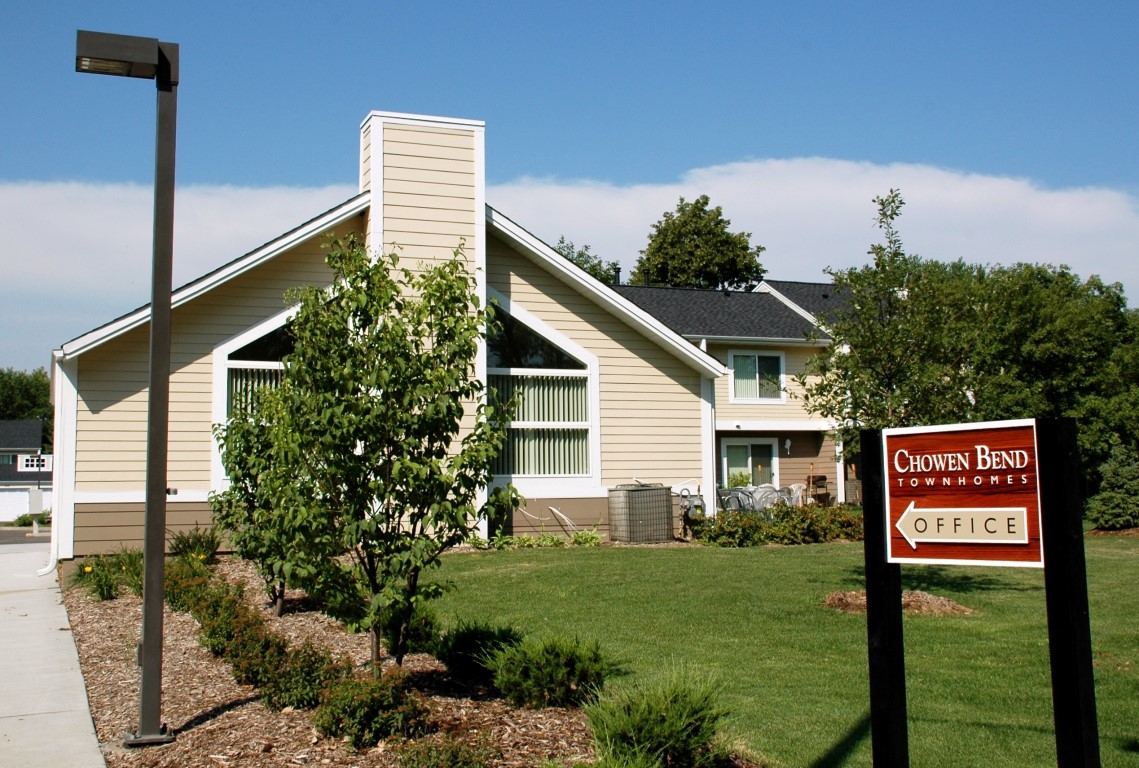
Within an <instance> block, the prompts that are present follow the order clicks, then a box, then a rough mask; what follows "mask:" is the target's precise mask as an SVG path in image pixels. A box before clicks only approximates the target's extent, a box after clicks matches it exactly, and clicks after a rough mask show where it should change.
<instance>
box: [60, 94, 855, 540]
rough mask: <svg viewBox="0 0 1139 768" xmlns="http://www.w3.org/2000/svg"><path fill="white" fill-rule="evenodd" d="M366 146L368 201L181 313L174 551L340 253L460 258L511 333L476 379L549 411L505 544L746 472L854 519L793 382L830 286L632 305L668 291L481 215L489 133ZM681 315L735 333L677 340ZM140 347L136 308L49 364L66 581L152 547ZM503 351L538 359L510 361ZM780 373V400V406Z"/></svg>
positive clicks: (287, 243) (204, 291)
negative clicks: (225, 445)
mask: <svg viewBox="0 0 1139 768" xmlns="http://www.w3.org/2000/svg"><path fill="white" fill-rule="evenodd" d="M360 136H361V140H360V191H359V194H357V195H355V196H354V197H352V198H351V199H349V200H346V201H345V202H343V203H342V204H340V205H339V206H337V207H335V208H333V209H332V210H330V211H326V212H324V213H322V214H320V215H318V216H316V217H315V218H313V219H311V220H309V221H307V222H305V223H303V224H300V225H299V226H298V227H296V228H295V229H293V230H291V231H289V232H286V233H284V234H282V235H280V236H279V237H277V238H276V239H274V240H272V241H270V242H268V243H266V244H265V245H263V246H261V247H260V248H258V249H256V250H254V251H252V252H250V253H247V254H245V255H244V256H241V257H239V258H237V259H235V260H233V261H231V262H229V263H228V264H226V265H225V266H223V267H221V268H219V269H217V270H215V271H214V272H211V273H210V274H207V275H204V276H202V277H201V278H199V279H197V280H195V281H193V282H191V283H189V284H187V285H185V286H182V287H180V288H178V289H176V290H175V292H174V296H173V323H172V341H171V343H172V365H171V379H170V437H169V470H168V471H169V479H168V484H169V486H170V488H169V495H168V497H167V504H168V506H167V509H168V513H167V516H168V517H167V519H168V527H169V528H170V529H171V530H180V529H185V528H189V527H192V526H194V525H195V524H200V525H206V524H208V523H209V522H210V507H209V503H208V497H209V494H210V493H211V492H212V491H215V490H218V489H221V488H223V487H224V483H225V482H226V480H225V477H224V473H223V471H222V467H221V462H220V457H219V454H218V449H217V445H216V443H215V441H214V438H213V427H214V425H215V424H219V423H222V422H224V421H225V419H226V416H227V413H228V411H229V407H230V403H231V402H232V401H233V398H235V397H239V396H240V395H241V393H242V392H244V391H247V389H248V388H249V387H250V386H254V385H263V384H265V383H270V384H271V383H272V382H273V381H275V380H277V378H278V377H279V376H280V370H281V362H280V360H281V355H282V343H281V342H282V337H283V336H284V334H283V333H282V329H283V327H284V326H285V324H286V322H287V321H288V319H289V318H290V317H291V316H292V313H293V312H294V308H293V307H290V306H287V305H286V301H285V293H286V291H287V290H288V289H289V288H291V287H294V286H297V285H328V284H329V282H330V272H329V270H328V269H327V267H326V266H325V264H324V260H323V250H322V248H321V245H322V243H323V242H324V240H325V238H326V237H327V236H328V235H329V234H330V233H335V234H337V235H339V236H344V235H347V234H349V233H355V234H358V235H360V236H362V237H364V238H365V239H366V242H367V243H368V244H369V247H371V248H373V249H381V248H382V249H383V250H385V251H386V250H389V249H391V248H392V247H397V248H398V249H399V253H400V260H401V263H402V264H405V265H415V264H418V263H421V262H427V261H431V260H434V259H445V258H450V257H451V255H452V253H453V252H454V251H455V249H456V247H458V246H459V245H460V243H462V244H463V250H464V254H465V255H466V257H467V258H468V259H469V261H470V265H471V268H472V269H473V270H474V273H475V275H476V276H477V285H478V291H479V292H480V294H481V295H480V299H481V300H482V301H483V302H485V301H487V300H490V301H494V302H497V304H498V306H499V308H500V316H501V317H502V319H503V321H504V324H505V326H506V328H507V333H506V334H505V336H504V340H498V341H492V342H491V343H489V344H488V345H487V349H486V351H485V353H484V355H483V359H482V360H480V361H479V366H478V375H479V376H480V378H482V379H483V380H485V381H487V382H488V383H489V384H490V385H491V386H494V387H498V388H500V389H512V390H515V391H517V390H521V391H522V392H523V393H532V394H542V395H543V397H531V398H529V399H525V398H524V402H526V403H528V405H525V406H524V407H523V410H522V411H521V412H520V413H519V414H517V415H516V418H515V419H514V422H513V424H512V431H511V438H510V445H509V448H508V451H507V452H506V454H505V455H504V456H503V457H502V458H501V459H500V462H499V466H498V467H497V471H496V475H497V479H496V482H506V481H510V482H513V483H514V485H515V486H517V487H518V489H519V490H520V492H521V493H522V494H523V495H524V496H525V497H526V499H527V502H526V506H525V508H524V509H520V510H518V511H516V512H515V514H514V517H513V520H510V521H507V527H508V529H509V530H513V531H514V532H522V531H526V530H540V529H542V528H545V529H546V530H553V531H559V530H561V529H562V526H563V525H566V522H565V521H567V520H568V521H572V523H573V524H574V525H578V526H583V527H593V526H598V528H599V529H600V530H601V531H603V532H605V531H607V529H608V524H609V512H608V510H609V489H611V488H613V487H615V486H618V485H622V484H628V483H634V482H644V483H661V484H663V485H664V486H666V487H670V488H674V489H678V488H679V487H680V486H684V487H687V488H690V489H693V490H695V489H697V488H699V490H700V491H701V492H702V493H703V495H704V497H705V499H706V501H707V502H708V503H709V505H711V503H712V500H713V499H714V496H715V494H714V493H713V490H712V489H714V488H715V486H716V484H717V483H723V482H724V481H725V479H726V477H727V474H728V473H729V472H730V471H735V470H737V469H739V468H747V469H748V470H749V471H751V472H752V473H753V477H754V478H755V479H756V480H757V481H762V482H772V483H773V484H776V485H788V484H791V483H802V482H804V481H805V480H806V479H807V478H808V476H809V475H816V476H822V477H824V478H825V479H826V482H827V484H828V485H827V487H828V491H829V493H830V494H832V495H833V496H835V497H837V498H843V494H844V487H843V477H842V471H841V463H840V462H837V461H836V458H835V457H836V454H837V453H838V448H839V446H836V445H835V444H834V441H833V439H832V437H831V425H829V424H826V423H824V422H821V421H819V420H818V419H815V418H813V417H811V416H810V415H809V414H807V413H806V412H805V411H804V410H803V408H802V406H801V404H800V403H799V401H798V400H797V398H796V397H795V390H794V386H793V385H792V383H791V380H790V377H791V376H793V375H794V374H795V373H796V372H797V371H798V370H799V369H800V368H801V366H802V363H803V361H804V360H805V359H806V356H807V355H808V354H809V353H810V352H811V351H812V348H813V346H814V345H817V344H821V343H825V342H826V337H825V335H822V336H821V337H820V338H821V339H822V341H812V342H808V341H806V340H805V339H806V338H807V337H813V336H819V329H818V327H817V326H818V323H817V322H816V321H815V319H814V316H815V314H817V311H818V309H819V307H817V306H814V305H812V303H811V302H812V301H815V302H825V301H826V299H824V298H822V297H823V294H825V293H826V291H827V286H824V285H815V284H805V283H794V284H793V283H776V282H768V283H765V284H763V285H761V286H760V288H759V289H758V290H757V292H755V293H733V294H731V295H730V297H728V298H727V299H725V297H724V296H722V295H721V294H720V293H719V292H700V291H689V292H680V293H683V294H687V295H686V296H684V297H683V301H680V299H678V298H676V297H675V296H674V297H673V298H669V296H668V295H667V294H668V292H667V289H664V290H665V291H666V293H665V294H664V295H662V296H659V297H657V298H656V299H655V300H654V299H653V297H652V296H649V295H648V294H645V295H641V294H642V292H650V293H651V292H653V291H657V290H662V289H641V288H634V287H632V286H608V285H604V284H602V283H600V282H598V281H597V280H595V279H593V278H592V277H590V276H589V275H587V274H586V273H585V272H583V271H582V270H580V269H578V268H577V267H576V266H574V265H573V264H571V263H570V262H568V261H567V260H565V259H564V258H562V257H561V256H560V255H559V254H557V253H556V252H555V251H553V250H552V249H551V248H550V247H549V246H548V245H546V244H545V243H543V242H542V241H540V240H539V239H537V238H536V237H534V236H533V235H531V234H530V233H529V232H527V231H526V230H525V229H524V228H523V227H521V226H519V225H518V224H516V223H515V222H513V221H511V220H510V219H508V218H507V217H506V216H505V215H503V214H502V213H500V212H499V211H497V210H495V209H493V208H491V207H490V206H489V205H487V202H486V200H485V187H486V183H485V179H486V174H485V165H484V164H485V159H484V158H485V153H484V124H483V123H482V122H480V121H474V120H464V119H453V118H441V117H428V116H421V115H408V114H399V113H390V112H373V113H371V114H369V115H368V116H367V117H366V118H365V120H364V122H363V123H362V125H361V133H360ZM797 293H799V294H801V295H796V294H797ZM679 295H680V294H679V293H678V294H677V296H679ZM733 301H734V302H736V304H739V305H746V306H744V307H743V309H744V311H743V312H733V311H732V310H731V309H730V308H729V305H728V302H733ZM680 306H683V307H686V308H687V310H686V315H687V316H689V317H693V316H695V314H696V312H695V310H694V309H693V307H703V310H701V311H703V312H704V313H705V314H707V315H708V316H710V317H714V316H716V315H721V316H722V317H721V319H722V320H723V318H727V320H725V321H724V322H725V323H726V324H724V325H720V326H717V325H714V324H712V325H708V326H707V327H703V326H692V325H690V324H686V322H681V321H678V320H677V318H676V317H675V316H674V314H675V313H673V312H671V310H672V309H674V308H676V307H680ZM731 306H732V307H735V306H736V305H731ZM765 317H766V320H765ZM744 319H746V320H747V323H743V322H742V321H743V320H744ZM729 321H730V322H729ZM764 323H767V325H764ZM148 335H149V308H148V307H142V308H140V309H138V310H136V311H134V312H132V313H130V314H128V315H125V316H123V317H120V318H118V319H116V320H113V321H111V322H109V323H107V324H106V325H103V326H101V327H99V328H96V329H94V330H92V331H90V332H89V333H86V334H84V335H83V336H80V337H78V338H76V339H74V340H72V341H69V342H67V343H66V344H64V345H63V346H62V347H61V348H59V349H57V350H55V352H54V367H53V378H54V381H53V395H54V402H55V409H56V411H55V413H56V416H55V460H54V490H55V498H54V510H53V529H52V537H53V538H52V546H53V554H54V556H55V557H57V558H59V559H69V558H73V557H82V556H85V555H89V554H94V553H99V552H108V551H113V550H115V549H118V548H119V547H120V546H124V545H125V546H138V545H139V544H140V543H141V541H142V531H143V495H144V478H145V465H146V400H147V367H148V362H147V354H148V352H147V350H148ZM510 340H515V341H518V340H522V341H524V342H525V346H526V347H527V349H528V350H530V351H529V352H528V353H527V354H526V355H525V356H520V355H519V354H518V353H517V348H518V345H517V344H511V343H510ZM534 350H538V352H535V351H534ZM776 364H777V366H778V367H777V369H776V368H773V367H772V366H775V365H776ZM776 370H777V376H778V381H779V382H781V386H779V387H777V388H776V389H771V387H770V381H771V379H770V375H769V374H770V373H771V372H772V371H776ZM749 380H750V382H749ZM776 390H777V391H776ZM554 393H557V394H556V395H555V394H554ZM543 403H544V404H545V405H542V404H543Z"/></svg>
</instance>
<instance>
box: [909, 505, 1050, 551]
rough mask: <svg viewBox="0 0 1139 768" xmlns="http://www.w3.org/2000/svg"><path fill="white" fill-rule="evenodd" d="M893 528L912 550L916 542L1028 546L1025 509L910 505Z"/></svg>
mask: <svg viewBox="0 0 1139 768" xmlns="http://www.w3.org/2000/svg"><path fill="white" fill-rule="evenodd" d="M894 527H895V528H897V529H898V530H899V531H901V534H902V537H903V538H904V539H905V540H906V541H907V542H909V544H910V546H911V547H913V548H914V549H917V548H918V542H919V541H947V542H954V543H957V544H1001V543H1015V544H1027V543H1028V510H1027V509H1025V508H1024V507H965V508H963V509H962V508H953V507H923V508H921V509H918V508H917V503H916V502H913V501H911V502H910V505H909V506H908V507H906V511H905V512H903V513H902V516H901V517H899V518H898V522H896V523H895V524H894Z"/></svg>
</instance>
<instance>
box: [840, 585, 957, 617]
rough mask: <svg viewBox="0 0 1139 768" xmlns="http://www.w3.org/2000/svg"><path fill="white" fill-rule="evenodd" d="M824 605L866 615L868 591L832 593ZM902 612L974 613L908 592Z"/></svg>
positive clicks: (949, 603)
mask: <svg viewBox="0 0 1139 768" xmlns="http://www.w3.org/2000/svg"><path fill="white" fill-rule="evenodd" d="M823 605H825V606H826V607H827V608H833V609H835V610H836V611H842V612H843V613H866V591H865V590H858V591H856V592H832V593H831V594H829V595H827V597H826V599H825V600H824V601H823ZM902 612H903V613H908V614H910V615H916V616H967V615H969V614H971V613H973V612H974V611H973V609H972V608H966V607H965V606H963V605H961V604H960V603H956V602H954V601H952V600H950V599H949V598H946V597H938V596H937V595H931V594H929V593H928V592H920V591H913V592H911V591H908V590H907V591H905V592H903V593H902Z"/></svg>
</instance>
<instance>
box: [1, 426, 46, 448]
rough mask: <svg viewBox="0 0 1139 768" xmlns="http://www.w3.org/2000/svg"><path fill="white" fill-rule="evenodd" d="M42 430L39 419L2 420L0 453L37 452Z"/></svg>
mask: <svg viewBox="0 0 1139 768" xmlns="http://www.w3.org/2000/svg"><path fill="white" fill-rule="evenodd" d="M42 431H43V425H42V424H41V423H40V420H39V419H19V420H13V421H0V453H35V452H36V451H38V450H39V449H40V444H41V440H42V437H41V434H42Z"/></svg>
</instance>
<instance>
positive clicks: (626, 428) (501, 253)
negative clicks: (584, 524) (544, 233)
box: [487, 239, 702, 487]
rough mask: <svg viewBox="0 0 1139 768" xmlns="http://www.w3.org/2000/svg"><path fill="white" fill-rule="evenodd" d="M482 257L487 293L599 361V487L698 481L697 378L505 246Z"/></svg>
mask: <svg viewBox="0 0 1139 768" xmlns="http://www.w3.org/2000/svg"><path fill="white" fill-rule="evenodd" d="M488 251H489V255H488V259H487V261H488V264H489V265H490V266H489V269H488V273H489V275H488V279H489V283H490V285H492V286H493V287H494V288H495V289H496V290H498V291H500V292H501V293H502V294H504V295H505V296H507V297H509V298H510V299H511V301H515V302H518V303H519V304H520V305H521V306H524V307H525V308H526V309H527V310H529V311H530V312H532V313H533V314H535V315H536V316H538V317H539V318H541V319H542V320H543V321H544V322H546V323H548V324H549V325H551V326H552V327H554V328H556V329H557V330H558V331H560V332H562V333H564V334H566V335H567V336H569V337H570V338H572V339H573V340H574V341H575V342H577V343H578V344H581V345H582V346H583V347H585V348H586V349H588V350H589V351H590V352H592V353H593V354H595V355H597V357H598V359H599V362H600V369H601V370H600V388H601V389H600V394H601V397H600V399H601V413H600V421H601V481H602V484H603V485H605V486H608V487H612V486H614V485H617V484H619V483H628V482H631V481H632V479H633V478H637V479H640V480H643V481H646V482H662V483H666V484H669V485H671V484H674V483H678V482H682V481H684V480H687V479H689V478H693V477H700V476H701V443H702V431H701V426H702V425H701V398H700V374H699V373H697V372H696V371H694V370H692V369H691V368H689V367H688V366H686V365H684V364H683V363H682V362H681V361H680V360H678V359H677V358H676V357H674V356H673V355H672V354H670V353H669V352H667V351H665V350H664V349H662V348H661V347H660V346H658V345H657V344H656V343H655V342H653V341H650V340H649V339H648V338H646V337H645V336H643V335H641V334H640V333H638V332H636V331H634V330H633V329H632V328H630V327H629V326H628V325H626V324H625V323H624V322H622V321H620V320H618V319H617V318H616V317H614V316H613V315H612V314H611V313H610V312H608V311H607V310H605V309H603V308H601V307H600V306H599V305H597V304H595V303H594V302H593V301H592V300H589V299H587V298H585V297H584V296H582V295H581V294H579V293H577V292H576V291H574V290H573V289H571V288H569V287H568V286H567V285H565V284H564V283H562V282H561V281H560V280H559V279H557V278H555V277H553V276H552V275H550V274H549V273H547V272H545V271H544V270H543V269H541V268H540V267H538V266H537V265H536V264H534V263H533V262H531V261H530V260H529V259H528V258H527V257H525V256H523V255H521V254H519V253H517V252H516V251H514V250H512V249H510V248H509V247H508V246H506V245H505V244H504V243H502V242H500V241H498V240H496V239H492V240H491V241H490V242H489V243H488Z"/></svg>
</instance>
